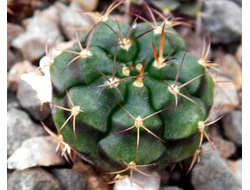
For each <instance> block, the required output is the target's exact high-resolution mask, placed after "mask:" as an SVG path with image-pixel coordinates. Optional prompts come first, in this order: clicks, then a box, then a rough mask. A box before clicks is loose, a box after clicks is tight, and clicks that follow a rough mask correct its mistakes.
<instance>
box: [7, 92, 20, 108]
mask: <svg viewBox="0 0 250 190" xmlns="http://www.w3.org/2000/svg"><path fill="white" fill-rule="evenodd" d="M11 108H16V109H20V108H21V105H20V103H19V101H18V99H17V97H16V95H15V94H14V93H11V92H8V93H7V111H9V110H10V109H11Z"/></svg>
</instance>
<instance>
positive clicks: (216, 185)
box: [191, 143, 242, 190]
mask: <svg viewBox="0 0 250 190" xmlns="http://www.w3.org/2000/svg"><path fill="white" fill-rule="evenodd" d="M208 148H210V144H209V143H204V144H203V145H202V149H204V150H207V149H208ZM191 183H192V185H193V186H194V189H195V190H211V189H227V190H241V189H242V184H241V183H240V182H239V181H238V179H237V178H236V177H235V176H234V175H233V173H232V171H231V170H230V168H229V167H228V165H227V164H226V161H225V160H223V159H222V158H221V157H220V156H219V154H218V152H217V151H209V152H203V153H201V154H200V162H199V163H198V164H197V165H196V166H195V167H194V168H193V170H192V174H191Z"/></svg>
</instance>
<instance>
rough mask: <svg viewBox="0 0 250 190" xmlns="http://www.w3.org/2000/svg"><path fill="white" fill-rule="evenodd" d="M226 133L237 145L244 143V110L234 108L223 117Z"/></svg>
mask: <svg viewBox="0 0 250 190" xmlns="http://www.w3.org/2000/svg"><path fill="white" fill-rule="evenodd" d="M222 123H223V131H224V135H225V136H226V137H227V138H228V139H229V140H231V141H233V142H234V143H235V144H236V145H237V146H240V145H242V111H241V110H233V111H232V112H230V113H228V114H226V115H225V116H224V117H223V118H222Z"/></svg>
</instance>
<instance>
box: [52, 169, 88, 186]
mask: <svg viewBox="0 0 250 190" xmlns="http://www.w3.org/2000/svg"><path fill="white" fill-rule="evenodd" d="M51 173H52V174H53V175H54V176H55V177H56V179H58V180H59V181H60V183H61V185H62V188H63V190H72V189H75V190H78V189H79V190H84V189H85V185H86V179H85V178H84V176H83V175H82V174H81V173H78V172H77V171H75V170H72V169H52V170H51Z"/></svg>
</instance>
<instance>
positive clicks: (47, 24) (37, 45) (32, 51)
mask: <svg viewBox="0 0 250 190" xmlns="http://www.w3.org/2000/svg"><path fill="white" fill-rule="evenodd" d="M58 22H59V17H58V10H57V9H56V7H55V6H50V7H49V8H48V9H45V10H43V11H40V10H36V11H35V13H34V16H33V18H32V20H31V21H30V23H28V25H27V27H26V31H25V32H24V33H22V34H20V35H19V36H18V37H16V38H15V39H14V40H13V41H12V46H13V47H15V48H17V49H19V50H20V51H21V52H22V54H23V58H24V59H26V60H29V61H35V60H37V59H39V58H40V57H41V56H42V55H44V53H45V48H44V47H45V44H46V41H47V42H48V44H49V45H52V44H53V42H54V40H55V39H56V37H57V35H59V37H58V39H57V43H58V42H61V41H63V37H62V35H61V34H60V30H59V27H58Z"/></svg>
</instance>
